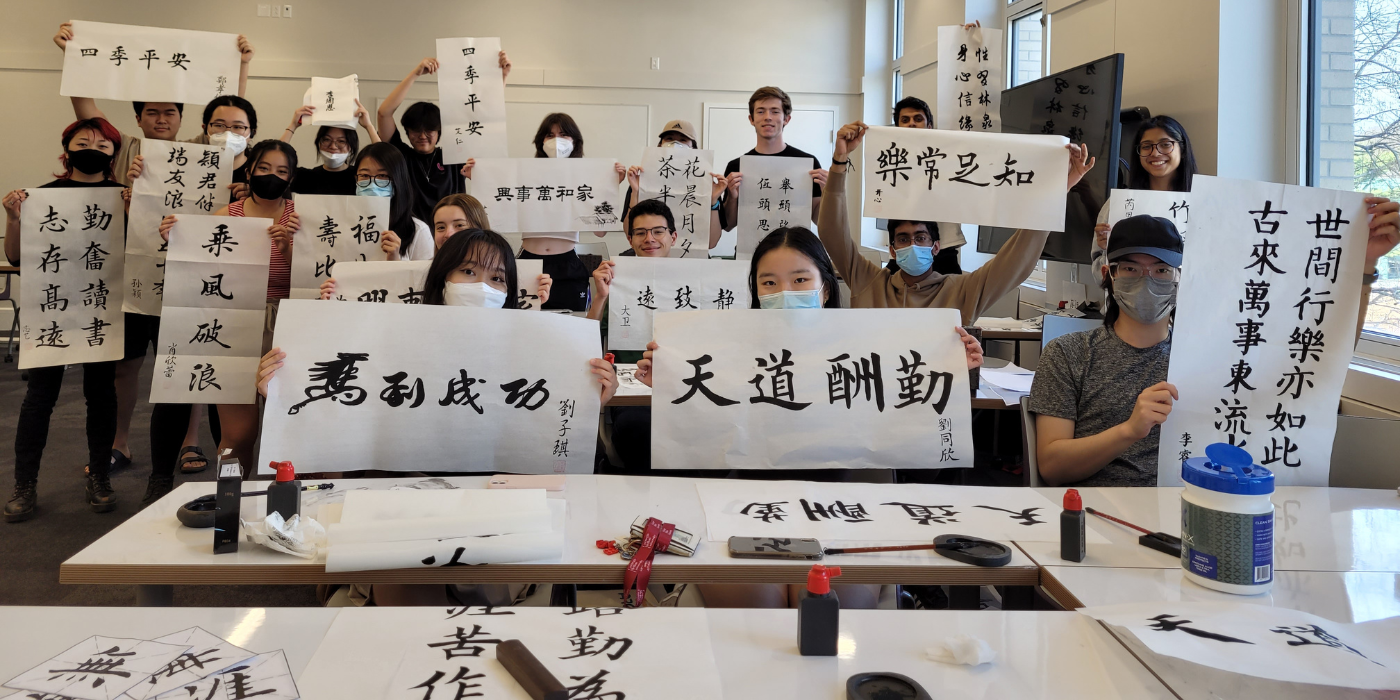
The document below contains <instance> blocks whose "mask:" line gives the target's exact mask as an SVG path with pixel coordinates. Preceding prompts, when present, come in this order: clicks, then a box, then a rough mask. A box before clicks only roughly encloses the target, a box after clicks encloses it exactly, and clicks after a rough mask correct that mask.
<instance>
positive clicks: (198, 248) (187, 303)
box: [151, 214, 272, 404]
mask: <svg viewBox="0 0 1400 700" xmlns="http://www.w3.org/2000/svg"><path fill="white" fill-rule="evenodd" d="M270 226H272V220H271V219H254V218H248V217H241V216H195V215H189V214H186V215H181V216H180V217H179V218H178V219H177V220H176V222H175V226H174V227H173V228H171V229H170V250H169V252H168V253H167V254H166V269H165V281H166V286H165V306H164V309H163V311H162V313H161V324H160V343H159V344H157V346H156V350H157V353H156V356H157V360H156V362H155V367H154V375H153V376H152V379H151V403H212V404H249V403H253V402H254V401H255V400H256V399H257V375H258V362H259V361H260V360H261V359H262V334H263V328H264V326H265V325H266V314H267V312H266V306H267V275H268V267H269V262H270V259H271V256H272V243H271V239H270V238H269V237H268V234H267V229H268V227H270Z"/></svg>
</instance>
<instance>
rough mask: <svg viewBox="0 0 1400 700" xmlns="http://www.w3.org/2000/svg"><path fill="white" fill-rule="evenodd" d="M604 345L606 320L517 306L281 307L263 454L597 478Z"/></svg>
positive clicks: (334, 462)
mask: <svg viewBox="0 0 1400 700" xmlns="http://www.w3.org/2000/svg"><path fill="white" fill-rule="evenodd" d="M598 337H599V331H598V322H597V321H590V320H587V319H581V318H574V317H572V316H559V315H555V314H517V313H515V310H514V309H480V308H466V307H457V306H424V305H404V306H401V307H396V308H388V307H387V306H382V305H378V304H326V303H323V302H318V301H308V300H297V299H292V300H287V301H284V302H282V305H281V309H280V311H279V312H278V320H277V335H276V338H275V343H274V344H275V345H276V346H277V347H280V348H281V349H282V351H283V352H285V353H287V359H286V360H285V361H284V363H285V364H284V366H283V367H282V369H280V370H278V372H277V374H276V375H275V376H274V377H273V378H272V381H271V383H270V385H269V387H268V398H267V408H266V410H265V411H264V413H263V432H262V453H261V457H262V458H264V459H267V460H272V459H277V460H291V461H292V463H294V464H296V465H298V468H299V469H303V470H305V471H330V470H335V471H357V470H361V469H387V470H390V471H452V472H456V471H505V472H513V473H526V474H549V473H555V474H564V473H574V474H586V473H591V472H592V471H593V451H594V446H595V443H596V439H595V438H596V433H597V430H598V428H597V423H598V400H599V391H600V388H601V387H600V386H599V384H598V382H597V381H596V379H595V378H594V377H593V375H592V374H591V373H590V368H589V364H588V360H589V359H590V358H592V357H597V356H598ZM404 338H412V339H413V342H411V343H405V342H404V341H403V339H404ZM428 434H431V435H433V436H434V438H433V439H432V440H426V441H425V440H423V439H422V436H423V435H428ZM302 465H305V466H302Z"/></svg>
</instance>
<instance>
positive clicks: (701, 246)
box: [637, 148, 715, 258]
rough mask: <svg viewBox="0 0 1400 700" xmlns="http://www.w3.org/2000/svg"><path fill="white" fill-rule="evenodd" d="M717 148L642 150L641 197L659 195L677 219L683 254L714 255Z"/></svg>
mask: <svg viewBox="0 0 1400 700" xmlns="http://www.w3.org/2000/svg"><path fill="white" fill-rule="evenodd" d="M714 162H715V152H714V151H709V150H689V149H679V148H648V149H646V150H645V151H644V152H643V153H642V176H641V180H640V183H639V184H640V185H641V191H640V192H638V193H637V201H641V200H643V199H659V200H661V202H662V203H664V204H665V205H666V207H667V208H669V209H670V210H671V216H672V217H673V218H675V221H676V234H677V239H676V247H678V248H680V251H681V252H680V254H679V257H682V258H708V257H710V193H711V192H713V190H712V189H711V187H710V168H711V167H712V164H713V163H714Z"/></svg>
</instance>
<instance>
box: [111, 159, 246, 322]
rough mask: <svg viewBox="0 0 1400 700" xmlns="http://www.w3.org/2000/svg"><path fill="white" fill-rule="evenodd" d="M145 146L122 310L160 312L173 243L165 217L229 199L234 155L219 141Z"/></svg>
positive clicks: (130, 220) (134, 191) (134, 188)
mask: <svg viewBox="0 0 1400 700" xmlns="http://www.w3.org/2000/svg"><path fill="white" fill-rule="evenodd" d="M141 151H142V162H143V164H142V169H141V177H138V178H136V180H135V181H133V182H132V183H131V210H130V212H129V215H128V216H127V226H126V228H127V236H126V286H125V289H126V297H125V300H124V301H123V302H122V311H125V312H127V313H134V314H145V315H147V316H159V315H160V307H161V301H162V294H161V291H162V289H163V288H164V286H165V252H166V246H167V244H166V242H165V240H164V239H162V238H161V237H160V221H161V219H163V218H165V215H167V214H208V213H210V212H213V211H216V210H218V209H219V208H220V207H222V206H223V205H225V204H227V203H228V192H229V190H228V185H229V183H230V182H232V180H233V169H234V168H233V157H232V156H231V155H229V154H226V153H224V152H223V151H222V150H220V149H219V148H217V147H215V146H203V145H200V144H197V143H184V142H179V143H176V142H174V141H160V140H157V139H143V140H142V142H141Z"/></svg>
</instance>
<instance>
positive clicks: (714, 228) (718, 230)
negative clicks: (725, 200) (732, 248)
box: [710, 173, 729, 248]
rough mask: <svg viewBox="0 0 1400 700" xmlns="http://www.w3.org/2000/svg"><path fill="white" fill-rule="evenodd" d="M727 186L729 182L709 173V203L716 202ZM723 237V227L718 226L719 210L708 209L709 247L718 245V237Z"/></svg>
mask: <svg viewBox="0 0 1400 700" xmlns="http://www.w3.org/2000/svg"><path fill="white" fill-rule="evenodd" d="M728 185H729V181H728V180H726V179H725V178H724V176H723V175H720V174H719V173H710V201H711V202H718V201H719V196H720V195H721V194H723V193H724V188H725V187H727V186H728ZM722 235H724V227H722V226H720V224H719V210H718V209H715V208H714V207H711V208H710V247H711V248H714V247H715V246H717V245H719V237H720V236H722Z"/></svg>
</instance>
